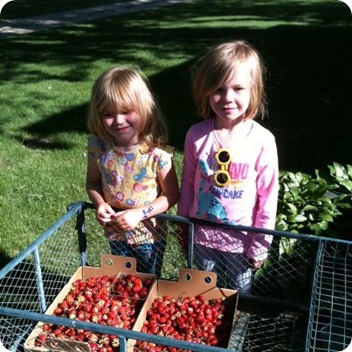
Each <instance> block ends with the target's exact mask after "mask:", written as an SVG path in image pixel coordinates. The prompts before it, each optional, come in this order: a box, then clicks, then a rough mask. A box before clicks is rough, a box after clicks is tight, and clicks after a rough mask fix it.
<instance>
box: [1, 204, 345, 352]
mask: <svg viewBox="0 0 352 352" xmlns="http://www.w3.org/2000/svg"><path fill="white" fill-rule="evenodd" d="M158 218H160V219H161V220H162V223H161V225H160V231H162V232H163V233H164V235H165V239H166V242H167V245H166V249H165V253H164V255H163V266H162V271H161V276H160V278H159V279H162V280H168V281H170V282H174V281H177V279H178V275H179V271H180V269H181V268H188V269H197V268H196V264H195V261H194V255H193V248H194V228H195V226H196V225H197V223H196V222H195V221H193V220H192V219H187V218H182V217H177V216H173V215H166V214H163V215H160V216H159V217H158ZM180 225H182V226H180ZM184 225H187V227H188V256H187V257H185V255H184V252H183V251H182V248H181V246H180V237H181V230H180V229H181V228H184ZM208 225H209V224H208ZM212 226H214V227H216V226H217V225H216V224H213V225H212ZM230 227H233V228H235V229H236V230H240V231H248V232H257V233H262V232H264V233H266V234H269V235H271V236H272V237H273V242H272V245H271V249H270V252H269V255H268V258H267V259H266V261H265V263H264V265H263V267H262V268H261V269H260V270H258V271H257V272H256V273H255V276H254V280H253V287H252V292H251V294H240V295H239V300H238V306H237V310H236V313H235V316H234V319H233V329H232V334H231V338H230V342H229V345H228V347H227V348H226V349H225V348H219V347H210V346H207V347H206V346H204V345H199V344H194V343H193V344H192V343H188V344H187V343H186V342H182V341H177V340H174V339H170V338H167V337H165V336H154V335H149V334H144V333H141V332H138V331H132V330H124V329H119V328H116V327H109V326H103V325H100V324H94V323H91V322H83V321H78V320H75V319H66V318H59V317H56V316H52V315H49V314H44V313H45V312H46V311H47V310H48V307H49V306H50V305H51V304H52V303H53V302H54V301H55V299H56V298H57V296H58V294H59V293H60V292H61V291H62V290H63V288H64V287H65V286H66V285H67V284H68V282H69V281H70V279H71V278H72V276H73V275H74V273H75V272H76V271H77V268H80V267H84V266H87V267H89V268H90V267H92V268H98V267H100V265H101V257H102V255H105V254H107V253H110V248H109V244H108V241H106V238H104V236H103V235H102V229H101V227H100V225H99V224H97V221H96V219H95V213H94V207H93V206H92V205H91V204H89V203H85V202H78V203H75V204H72V205H71V206H69V208H68V210H67V212H66V214H64V216H63V217H62V218H60V219H59V220H58V221H57V223H55V224H54V225H53V226H52V227H51V228H49V229H48V230H47V231H45V232H44V233H43V234H42V235H41V236H40V237H39V238H38V239H37V240H36V241H34V242H33V243H32V244H31V245H30V246H29V247H28V248H26V249H25V250H24V251H23V252H22V253H21V254H20V255H19V256H18V257H17V258H15V259H13V260H12V261H11V262H10V263H9V264H8V265H7V266H5V267H4V268H3V269H1V270H0V340H1V341H2V342H3V343H4V345H5V347H6V348H7V349H8V350H10V351H11V352H14V351H23V350H24V343H25V341H26V339H27V338H28V336H29V335H30V334H31V332H32V331H33V329H34V328H35V327H36V326H37V323H38V322H40V323H44V322H46V323H51V324H57V325H62V326H66V327H69V328H74V329H86V330H89V331H93V332H97V333H101V334H113V335H116V336H118V337H119V340H120V342H119V344H120V346H119V352H124V351H127V350H128V348H129V347H130V346H129V345H128V341H129V340H130V339H140V340H143V341H151V342H152V343H155V344H160V345H166V346H170V348H171V346H173V347H175V348H178V349H179V350H180V349H184V350H189V351H209V352H210V351H212V352H216V351H223V350H228V351H242V352H246V351H248V352H257V351H258V352H263V351H267V352H273V351H277V352H279V351H287V352H301V351H307V352H313V351H314V352H315V351H317V352H323V351H326V352H330V351H340V350H342V349H344V348H346V347H347V346H348V344H349V342H350V341H351V336H352V334H351V320H352V313H351V292H352V291H351V288H352V279H351V277H352V276H351V275H352V274H351V273H352V271H351V269H352V263H351V261H352V260H351V256H352V253H351V252H352V243H351V242H347V241H339V240H333V239H327V238H321V237H316V236H308V235H300V234H291V233H287V232H280V231H274V230H271V231H269V230H265V231H263V230H261V229H255V228H249V227H243V226H242V227H241V226H230ZM220 276H221V275H220ZM222 279H224V280H225V282H226V273H225V272H224V273H223V278H222ZM220 287H224V286H220ZM76 347H77V346H76ZM82 348H83V349H82V350H81V351H82V352H87V351H86V350H85V349H84V348H85V347H82ZM54 350H55V349H53V351H54ZM61 350H65V351H74V350H75V347H73V346H71V345H70V344H68V345H65V346H61ZM40 351H41V352H44V351H43V350H40Z"/></svg>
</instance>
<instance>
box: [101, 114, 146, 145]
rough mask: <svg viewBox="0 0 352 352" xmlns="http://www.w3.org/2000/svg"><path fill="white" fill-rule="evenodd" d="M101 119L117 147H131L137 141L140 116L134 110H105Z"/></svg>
mask: <svg viewBox="0 0 352 352" xmlns="http://www.w3.org/2000/svg"><path fill="white" fill-rule="evenodd" d="M101 119H102V122H103V125H104V128H105V130H106V132H107V133H109V134H110V135H111V136H112V137H113V138H114V141H115V145H116V146H117V147H133V146H135V145H136V144H138V143H139V126H140V123H141V118H140V116H139V114H138V113H137V112H136V111H120V112H116V111H107V112H105V113H103V114H102V116H101Z"/></svg>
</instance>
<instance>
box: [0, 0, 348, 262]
mask: <svg viewBox="0 0 352 352" xmlns="http://www.w3.org/2000/svg"><path fill="white" fill-rule="evenodd" d="M44 3H46V2H44ZM54 3H55V2H48V4H50V6H51V7H50V9H51V10H52V11H54V10H55V11H57V10H60V9H59V8H58V7H55V8H54V6H56V5H54ZM59 3H60V6H61V4H62V3H65V1H63V2H59ZM72 3H73V2H71V1H67V4H71V5H70V6H74V4H72ZM89 3H90V4H92V5H94V4H97V2H96V1H95V2H93V0H92V1H90V2H89ZM22 4H23V9H22V10H23V11H24V12H21V11H22V10H20V7H21V5H22ZM14 5H16V10H13V9H12V8H11V7H12V6H14ZM32 6H38V7H39V8H40V10H38V11H39V12H40V11H41V10H43V9H45V12H46V11H47V10H49V8H48V7H45V6H46V5H43V3H42V2H40V1H31V2H29V1H19V0H16V1H14V2H11V3H10V4H7V5H6V6H5V9H4V16H5V17H6V13H7V10H8V11H9V13H10V15H11V14H12V15H11V16H15V15H16V13H17V14H18V16H20V15H22V14H23V13H26V14H28V15H29V14H36V13H39V12H38V11H37V10H36V9H34V8H33V7H32ZM10 15H9V16H10ZM1 18H3V14H1ZM351 19H352V17H351V13H350V10H349V9H348V7H347V6H346V5H345V4H344V3H342V2H339V1H337V0H329V1H318V0H311V1H309V0H306V1H298V0H286V1H281V0H277V1H271V0H266V1H256V2H255V3H252V2H248V1H246V0H226V1H223V0H199V1H193V2H189V3H187V4H178V5H173V6H167V7H162V8H160V9H156V10H150V11H145V12H136V13H133V14H129V15H123V16H119V17H111V18H106V19H103V20H99V21H96V22H92V23H85V24H81V25H74V26H70V27H65V28H59V29H55V30H50V31H43V32H38V33H33V34H30V35H21V36H16V37H12V38H7V39H2V40H0V52H1V60H0V79H1V85H0V106H1V109H0V178H1V182H0V218H1V223H0V236H1V237H0V258H1V263H2V264H3V263H5V262H7V261H8V260H9V259H11V258H13V257H14V256H16V255H17V254H18V253H19V252H20V251H21V250H22V249H23V248H25V247H26V246H27V245H28V244H29V243H30V242H32V241H33V239H34V238H36V237H37V236H38V235H39V234H41V233H42V232H43V231H45V230H46V229H47V228H48V227H49V226H50V225H52V224H53V223H54V222H55V221H56V220H57V219H58V217H59V216H60V215H62V214H63V213H64V212H65V209H66V207H67V205H69V204H70V203H72V202H75V201H77V200H87V196H86V194H85V184H84V183H85V165H86V150H85V144H86V139H87V131H86V111H87V103H88V100H89V95H90V89H91V86H92V84H93V82H94V80H95V78H96V77H97V76H98V75H99V74H100V73H101V72H102V71H103V70H105V69H107V68H108V67H111V66H113V65H119V64H129V65H138V66H139V67H140V68H141V69H142V70H143V71H144V72H145V73H146V74H147V75H148V77H149V78H150V80H151V84H152V87H153V88H154V91H155V92H156V94H157V96H158V97H159V100H160V102H161V106H162V108H163V111H164V114H165V116H166V118H167V120H168V124H169V130H170V143H171V144H173V145H174V146H175V147H176V150H177V153H176V164H177V169H178V172H179V173H180V172H181V161H182V148H183V141H184V136H185V133H186V130H187V129H188V128H189V126H191V125H192V124H193V123H195V122H197V121H199V118H198V117H197V116H196V114H195V109H194V105H193V101H192V97H191V93H190V74H189V70H190V67H191V66H192V64H193V63H194V61H195V59H196V58H197V57H199V55H201V54H202V53H203V52H204V51H206V50H207V49H208V48H209V47H210V46H212V45H214V44H216V43H219V42H220V41H226V40H230V39H234V38H244V39H246V40H248V41H250V42H251V43H253V44H254V45H255V46H256V47H257V48H258V50H259V51H260V52H261V53H262V54H263V56H264V58H265V60H266V65H267V67H268V77H267V82H266V86H267V92H268V97H269V116H268V117H267V118H266V119H265V120H264V121H263V124H264V125H265V126H266V127H267V128H269V129H270V130H271V131H272V132H273V133H274V134H275V135H276V138H277V143H278V149H279V158H280V168H281V169H282V170H292V171H302V172H313V171H314V170H315V169H323V168H325V167H326V165H328V164H331V163H332V162H333V161H337V162H339V163H341V164H346V163H351V158H350V151H351V138H350V130H351V124H352V122H351V119H350V114H351V110H352V106H351V98H350V95H351V94H350V82H351V81H352V77H351V65H350V63H351V56H352V55H351V51H352V48H351V45H350V39H351V34H352V30H351ZM1 263H0V264H1Z"/></svg>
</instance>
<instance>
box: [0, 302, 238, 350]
mask: <svg viewBox="0 0 352 352" xmlns="http://www.w3.org/2000/svg"><path fill="white" fill-rule="evenodd" d="M1 314H3V315H8V316H12V317H15V318H24V319H28V320H33V321H37V322H45V323H50V324H58V325H62V326H67V327H73V328H75V329H85V330H91V331H94V332H97V333H101V334H111V335H116V336H119V338H121V337H122V338H124V339H134V340H143V341H148V342H153V343H155V344H158V345H166V346H172V347H176V348H182V349H186V350H192V351H195V352H225V351H227V352H241V351H239V350H234V349H228V348H221V347H212V346H207V345H200V344H196V343H191V342H186V341H182V340H175V339H171V338H168V337H162V336H158V335H152V334H146V333H142V332H139V331H134V330H127V329H121V328H115V327H109V326H106V325H101V324H95V323H86V322H83V321H80V320H71V319H67V318H59V317H56V316H52V315H46V314H40V313H34V312H29V311H24V310H20V309H13V308H5V307H1V306H0V315H1ZM124 347H126V344H125V346H124ZM120 352H127V350H126V349H125V350H120Z"/></svg>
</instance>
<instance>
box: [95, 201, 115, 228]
mask: <svg viewBox="0 0 352 352" xmlns="http://www.w3.org/2000/svg"><path fill="white" fill-rule="evenodd" d="M114 215H115V211H114V209H112V208H111V206H110V205H109V204H108V203H101V204H100V205H99V206H98V207H97V210H96V218H97V220H98V222H99V224H100V225H102V226H106V225H109V224H110V223H111V217H112V216H114Z"/></svg>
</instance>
